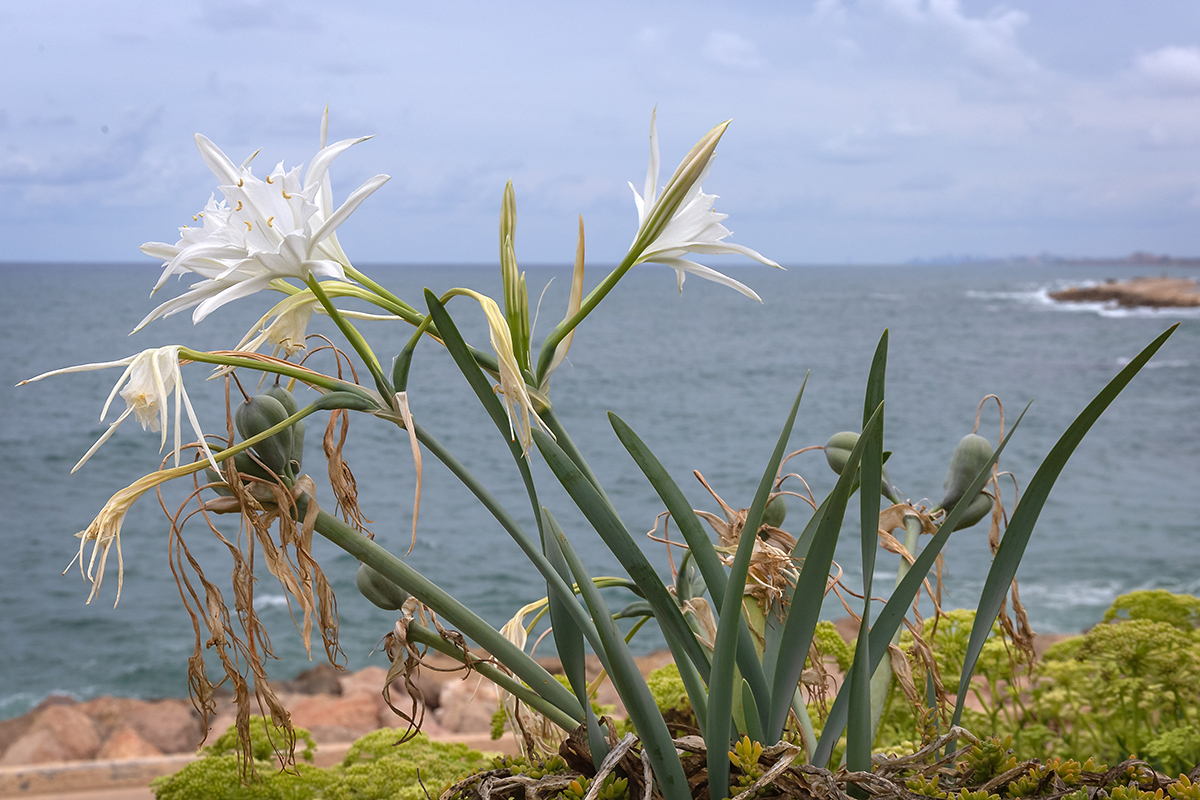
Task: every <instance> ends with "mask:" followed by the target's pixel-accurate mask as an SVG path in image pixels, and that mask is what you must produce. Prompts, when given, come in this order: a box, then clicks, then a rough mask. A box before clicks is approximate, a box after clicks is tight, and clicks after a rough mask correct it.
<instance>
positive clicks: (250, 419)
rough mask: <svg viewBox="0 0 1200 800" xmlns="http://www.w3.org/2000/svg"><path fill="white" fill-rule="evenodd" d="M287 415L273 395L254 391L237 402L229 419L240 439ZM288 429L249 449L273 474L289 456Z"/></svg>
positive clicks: (290, 431)
mask: <svg viewBox="0 0 1200 800" xmlns="http://www.w3.org/2000/svg"><path fill="white" fill-rule="evenodd" d="M287 418H288V413H287V410H286V409H285V408H284V407H283V403H280V402H279V401H278V400H276V399H275V398H274V397H271V396H270V395H266V394H260V395H255V396H254V397H251V398H250V399H249V400H247V401H246V402H245V403H242V404H241V405H240V406H238V410H237V411H236V412H234V415H233V421H234V423H235V424H236V425H237V429H238V433H240V434H241V435H242V438H243V439H249V438H250V437H252V436H257V435H258V434H260V433H262V432H263V431H265V430H267V429H268V428H272V427H274V426H275V425H278V424H279V423H281V422H283V421H284V420H285V419H287ZM292 441H293V437H292V430H291V428H287V429H285V430H283V431H280V432H279V433H277V434H275V435H274V436H272V437H270V438H269V439H267V440H265V441H262V442H259V443H258V444H256V445H254V446H253V447H252V448H251V449H252V450H254V453H255V454H256V455H257V456H258V457H259V459H261V460H262V462H263V463H264V464H266V465H267V467H268V468H269V469H270V470H271V471H272V472H274V473H275V474H276V475H282V474H283V473H284V468H285V467H287V465H288V462H289V461H290V460H291V456H292Z"/></svg>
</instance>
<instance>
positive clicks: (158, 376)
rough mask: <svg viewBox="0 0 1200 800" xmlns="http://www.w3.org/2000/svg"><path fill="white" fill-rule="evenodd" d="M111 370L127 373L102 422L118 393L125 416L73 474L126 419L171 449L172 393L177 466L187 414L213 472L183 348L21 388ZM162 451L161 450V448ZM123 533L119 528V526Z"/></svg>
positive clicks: (95, 366)
mask: <svg viewBox="0 0 1200 800" xmlns="http://www.w3.org/2000/svg"><path fill="white" fill-rule="evenodd" d="M109 367H125V372H123V373H122V374H121V377H120V379H118V380H117V383H116V385H114V386H113V388H112V391H111V392H110V393H109V395H108V400H106V401H105V403H104V408H103V409H102V410H101V412H100V421H101V422H103V421H104V418H105V417H106V416H108V408H109V406H110V405H112V401H113V400H114V399H115V398H116V396H117V394H118V392H119V393H120V395H121V399H123V400H124V401H125V410H124V411H122V412H121V416H119V417H117V419H116V420H115V421H113V422H111V423H110V424H109V426H108V430H106V431H105V432H104V435H102V436H101V437H100V438H99V439H97V440H96V443H95V444H94V445H92V446H91V448H90V449H89V450H88V451H87V452H86V453H84V455H83V458H81V459H79V463H77V464H76V465H75V466H74V467H72V468H71V472H75V470H77V469H79V468H80V467H82V466H83V465H84V464H85V463H86V462H87V460H88V459H89V458H91V457H92V454H93V453H95V452H96V451H97V450H99V449H100V446H101V445H102V444H104V443H105V442H107V441H108V439H109V437H110V436H112V435H113V434H114V433H116V430H117V428H118V427H120V425H121V423H122V422H124V421H125V419H126V417H128V416H129V415H130V414H133V415H134V417H136V418H137V421H138V422H140V423H142V429H143V430H152V431H159V430H161V431H162V447H166V445H167V421H168V414H167V402H168V401H169V400H170V398H171V395H172V393H173V394H174V395H175V449H174V450H173V451H172V452H173V453H174V455H175V466H177V467H178V466H179V453H180V450H181V448H182V445H183V441H182V433H181V419H180V414H181V412H182V411H183V410H186V411H187V415H188V420H189V421H190V422H191V423H192V430H193V431H195V433H196V438H197V439H198V440H199V442H200V445H201V447H203V448H204V453H205V455H207V456H208V460H209V462H211V464H212V466H213V468H214V469H215V468H216V466H217V462H216V461H215V460H214V459H213V455H212V451H211V450H209V448H208V444H207V442H206V441H205V439H204V431H202V430H201V429H200V422H199V420H197V419H196V412H195V410H194V409H193V408H192V402H191V400H189V399H188V396H187V391H186V390H185V389H184V388H183V375H182V374H181V373H180V371H179V345H172V346H169V347H156V348H151V349H149V350H143V351H142V352H140V353H138V354H137V355H132V356H129V357H128V358H123V359H121V360H119V361H102V362H97V363H94V364H80V365H79V366H76V367H65V368H63V369H56V370H52V371H50V372H46V373H43V374H41V375H38V376H37V377H35V378H29V379H28V380H24V381H21V382H20V383H19V384H17V385H18V386H24V385H25V384H27V383H33V382H34V381H40V380H42V379H43V378H49V377H51V376H54V375H65V374H66V373H68V372H90V371H92V370H97V369H108V368H109ZM160 449H161V448H160ZM118 530H119V526H118Z"/></svg>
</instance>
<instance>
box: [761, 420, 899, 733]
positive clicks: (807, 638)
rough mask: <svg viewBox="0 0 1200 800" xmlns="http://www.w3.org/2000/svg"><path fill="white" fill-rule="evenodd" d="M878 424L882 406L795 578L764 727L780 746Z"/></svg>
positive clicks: (852, 454) (852, 456) (837, 487)
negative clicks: (853, 492)
mask: <svg viewBox="0 0 1200 800" xmlns="http://www.w3.org/2000/svg"><path fill="white" fill-rule="evenodd" d="M882 423H883V406H880V407H879V408H877V409H875V413H874V414H873V415H872V416H871V420H870V422H869V423H868V424H867V427H866V428H864V429H863V433H862V435H861V436H859V437H858V442H857V443H856V444H855V445H854V449H853V450H852V451H851V452H850V458H849V459H848V460H847V461H846V466H845V468H844V469H843V470H842V474H841V476H839V477H838V481H837V483H836V484H835V485H834V487H833V492H831V493H830V496H829V505H828V506H826V507H825V513H824V514H823V515H822V517H821V519H820V521H819V522H818V524H817V530H816V535H815V536H814V537H813V542H812V546H811V547H809V550H808V556H807V557H806V558H805V559H804V567H803V568H802V569H801V570H800V576H799V577H798V578H797V579H796V588H795V590H794V591H793V592H792V597H791V602H790V603H789V604H788V618H787V622H785V623H784V626H783V633H781V634H780V639H779V656H778V660H777V662H776V664H775V667H774V670H773V675H774V678H773V680H772V682H771V715H770V717H769V718H768V721H767V724H766V726H765V727H766V733H767V740H768V741H772V742H775V741H778V740H779V738H780V737H781V736H782V735H783V726H784V723H786V722H787V715H788V711H789V710H790V709H791V704H792V696H793V695H794V694H795V691H796V686H797V685H798V684H799V682H800V673H801V672H803V671H804V660H805V659H806V658H807V657H808V650H809V647H810V646H811V645H812V637H813V633H814V632H815V631H816V629H817V620H818V619H819V618H820V615H821V603H822V601H824V599H825V587H826V583H827V582H828V580H829V567H830V565H831V564H833V553H834V550H835V549H836V547H837V539H838V533H839V532H840V531H841V528H842V519H843V517H845V515H846V503H847V502H848V501H849V500H850V490H851V488H852V487H853V486H854V484H855V483H856V481H855V473H857V472H858V464H859V461H861V460H862V454H863V449H864V448H865V447H866V445H867V441H868V439H869V438H870V436H869V434H871V433H872V432H873V431H874V429H875V426H876V425H880V424H882Z"/></svg>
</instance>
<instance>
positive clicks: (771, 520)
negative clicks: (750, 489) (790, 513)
mask: <svg viewBox="0 0 1200 800" xmlns="http://www.w3.org/2000/svg"><path fill="white" fill-rule="evenodd" d="M786 516H787V503H785V502H784V500H783V495H781V494H779V495H776V496H775V497H774V498H773V499H771V500H769V501H767V507H766V508H764V509H763V515H762V524H763V525H770V526H771V527H772V528H779V527H782V526H783V520H784V517H786Z"/></svg>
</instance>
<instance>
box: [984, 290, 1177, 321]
mask: <svg viewBox="0 0 1200 800" xmlns="http://www.w3.org/2000/svg"><path fill="white" fill-rule="evenodd" d="M1100 285H1101V282H1100V281H1056V282H1055V283H1053V284H1051V285H1048V286H1036V287H1031V288H1029V289H1022V290H1018V291H1008V292H988V291H982V290H977V289H968V290H967V292H966V296H967V297H970V298H972V299H975V300H988V301H1000V302H1009V303H1015V304H1018V305H1027V306H1043V307H1045V308H1047V309H1053V310H1055V311H1067V312H1072V313H1084V314H1095V315H1097V316H1100V317H1107V318H1110V319H1180V318H1185V317H1186V318H1189V319H1195V318H1200V307H1195V308H1174V307H1172V308H1150V307H1147V306H1139V307H1137V308H1125V307H1123V306H1120V305H1118V304H1117V302H1116V301H1105V302H1089V301H1082V302H1081V301H1076V300H1071V301H1061V300H1055V299H1054V298H1053V297H1051V296H1050V293H1051V292H1057V291H1061V290H1063V289H1066V288H1069V287H1076V288H1085V289H1086V288H1090V287H1092V286H1100Z"/></svg>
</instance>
